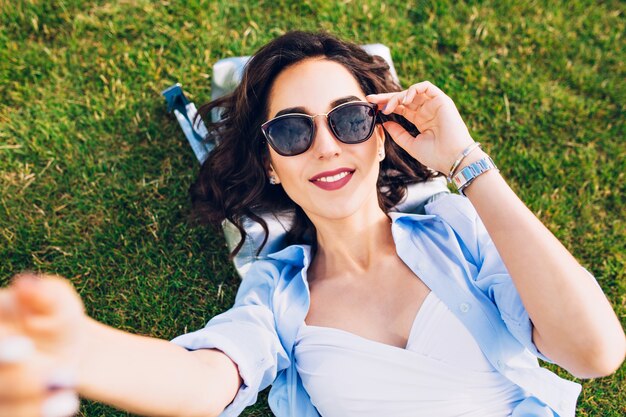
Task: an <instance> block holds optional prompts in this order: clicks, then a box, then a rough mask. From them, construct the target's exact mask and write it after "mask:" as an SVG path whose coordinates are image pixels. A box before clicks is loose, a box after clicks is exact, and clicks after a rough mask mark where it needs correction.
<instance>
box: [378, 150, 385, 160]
mask: <svg viewBox="0 0 626 417" xmlns="http://www.w3.org/2000/svg"><path fill="white" fill-rule="evenodd" d="M378 158H379V159H380V160H381V161H382V160H383V159H385V151H384V150H380V151H378Z"/></svg>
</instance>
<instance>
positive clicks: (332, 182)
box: [309, 168, 354, 191]
mask: <svg viewBox="0 0 626 417" xmlns="http://www.w3.org/2000/svg"><path fill="white" fill-rule="evenodd" d="M353 173H354V170H352V169H350V168H338V169H335V170H332V171H325V172H321V173H319V174H317V175H315V176H314V177H312V178H311V179H309V181H311V182H312V183H313V184H315V185H317V186H318V187H320V188H321V189H323V190H328V191H332V190H338V189H340V188H341V187H343V186H344V185H346V184H347V183H348V182H349V181H350V179H352V174H353Z"/></svg>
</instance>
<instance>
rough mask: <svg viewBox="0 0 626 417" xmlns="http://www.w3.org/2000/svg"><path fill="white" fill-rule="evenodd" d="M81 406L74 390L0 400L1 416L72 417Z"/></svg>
mask: <svg viewBox="0 0 626 417" xmlns="http://www.w3.org/2000/svg"><path fill="white" fill-rule="evenodd" d="M79 407H80V401H79V399H78V396H77V395H76V394H75V393H74V392H71V391H62V392H58V393H54V394H51V395H48V396H46V397H39V398H30V399H27V400H19V401H1V400H0V417H40V416H41V417H70V416H73V415H75V414H76V413H77V412H78V410H79Z"/></svg>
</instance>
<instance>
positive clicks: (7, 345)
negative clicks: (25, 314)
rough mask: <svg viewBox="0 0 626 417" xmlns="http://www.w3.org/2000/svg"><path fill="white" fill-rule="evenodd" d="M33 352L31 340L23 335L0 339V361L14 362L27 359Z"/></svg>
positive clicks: (5, 362) (33, 346)
mask: <svg viewBox="0 0 626 417" xmlns="http://www.w3.org/2000/svg"><path fill="white" fill-rule="evenodd" d="M34 353H35V345H34V344H33V341H32V340H30V339H29V338H28V337H24V336H9V337H5V338H3V339H0V363H4V364H14V363H20V362H23V361H25V360H27V359H28V358H29V357H30V356H31V355H33V354H34Z"/></svg>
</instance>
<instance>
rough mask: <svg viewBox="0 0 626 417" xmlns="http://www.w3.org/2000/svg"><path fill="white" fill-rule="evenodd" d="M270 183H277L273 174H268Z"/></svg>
mask: <svg viewBox="0 0 626 417" xmlns="http://www.w3.org/2000/svg"><path fill="white" fill-rule="evenodd" d="M270 184H272V185H276V184H278V183H277V182H276V177H275V176H273V175H270Z"/></svg>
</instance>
